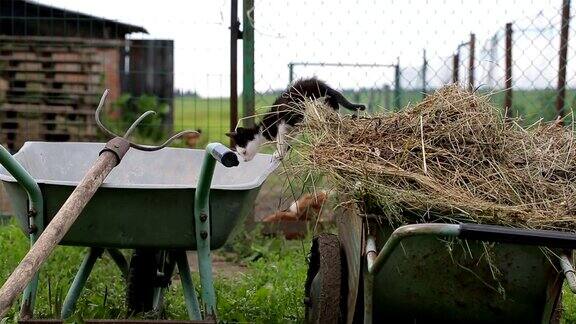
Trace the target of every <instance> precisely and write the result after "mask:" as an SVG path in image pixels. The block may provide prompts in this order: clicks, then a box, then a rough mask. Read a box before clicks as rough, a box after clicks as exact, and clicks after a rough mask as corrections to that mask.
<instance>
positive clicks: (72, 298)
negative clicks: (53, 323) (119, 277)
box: [60, 248, 104, 319]
mask: <svg viewBox="0 0 576 324" xmlns="http://www.w3.org/2000/svg"><path fill="white" fill-rule="evenodd" d="M102 252H104V250H103V249H101V248H90V251H88V254H86V256H85V257H84V260H83V261H82V264H81V265H80V268H79V269H78V273H76V277H74V281H73V282H72V285H71V286H70V289H69V290H68V294H66V298H65V299H64V303H63V304H62V313H61V314H60V317H61V318H63V319H65V318H68V317H69V316H70V315H72V312H73V311H74V307H75V306H76V302H77V301H78V298H79V297H80V293H81V292H82V289H84V285H85V284H86V280H88V276H90V272H92V268H93V267H94V263H96V260H98V258H99V257H100V256H101V255H102Z"/></svg>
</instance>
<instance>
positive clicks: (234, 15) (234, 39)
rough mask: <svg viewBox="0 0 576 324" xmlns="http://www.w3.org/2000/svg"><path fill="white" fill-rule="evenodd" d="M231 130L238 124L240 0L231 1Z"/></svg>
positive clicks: (232, 145) (231, 141)
mask: <svg viewBox="0 0 576 324" xmlns="http://www.w3.org/2000/svg"><path fill="white" fill-rule="evenodd" d="M230 4H231V5H230V7H231V12H230V131H231V132H233V131H235V130H236V124H238V39H239V38H240V37H239V35H240V31H239V30H240V22H239V21H238V0H232V2H231V3H230ZM234 145H236V143H234V138H232V137H230V147H234Z"/></svg>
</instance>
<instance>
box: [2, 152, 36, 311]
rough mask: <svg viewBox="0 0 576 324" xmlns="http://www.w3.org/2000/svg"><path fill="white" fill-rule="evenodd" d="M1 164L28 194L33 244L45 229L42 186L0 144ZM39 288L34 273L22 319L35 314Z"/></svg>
mask: <svg viewBox="0 0 576 324" xmlns="http://www.w3.org/2000/svg"><path fill="white" fill-rule="evenodd" d="M0 164H1V165H2V166H3V167H4V168H5V169H6V171H8V173H10V174H11V175H12V176H13V177H14V179H16V181H17V182H18V184H19V185H20V186H21V187H22V188H24V190H25V191H26V194H27V195H28V201H29V206H28V214H29V218H28V221H29V224H28V228H29V231H30V246H33V245H34V243H35V242H36V240H37V239H38V235H40V234H41V233H42V231H43V230H44V198H43V197H42V191H41V190H40V186H39V185H38V184H37V183H36V181H35V180H34V178H33V177H32V176H31V175H30V173H28V171H26V170H25V169H24V168H23V167H22V166H21V165H20V163H18V161H16V159H15V158H14V157H13V156H12V154H10V152H8V150H6V149H5V148H4V147H3V146H1V145H0ZM37 289H38V273H36V274H34V276H33V277H32V280H31V281H30V283H29V284H28V285H27V286H26V289H25V290H24V294H23V296H22V306H21V309H20V317H21V318H22V319H27V318H31V317H32V316H33V314H34V304H35V302H36V291H37Z"/></svg>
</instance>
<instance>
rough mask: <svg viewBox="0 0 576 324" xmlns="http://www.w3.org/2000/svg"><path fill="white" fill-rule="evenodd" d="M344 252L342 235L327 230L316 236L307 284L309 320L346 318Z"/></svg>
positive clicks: (329, 320)
mask: <svg viewBox="0 0 576 324" xmlns="http://www.w3.org/2000/svg"><path fill="white" fill-rule="evenodd" d="M341 260H342V255H341V249H340V240H339V239H338V236H336V235H333V234H327V233H323V234H320V235H319V236H317V237H316V238H314V240H313V241H312V248H311V250H310V262H309V264H308V274H307V276H306V285H305V322H306V323H314V324H317V323H322V324H324V323H340V322H342V321H343V318H344V316H343V312H342V309H343V308H342V303H343V301H344V300H345V298H344V297H343V296H344V295H343V289H342V287H343V285H342V278H343V275H342V261H341Z"/></svg>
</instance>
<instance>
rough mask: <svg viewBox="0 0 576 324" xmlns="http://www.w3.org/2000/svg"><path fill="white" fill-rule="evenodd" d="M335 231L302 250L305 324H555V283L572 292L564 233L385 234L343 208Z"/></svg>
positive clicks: (422, 227) (427, 229)
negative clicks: (306, 253) (306, 259)
mask: <svg viewBox="0 0 576 324" xmlns="http://www.w3.org/2000/svg"><path fill="white" fill-rule="evenodd" d="M337 224H338V235H334V234H320V235H318V236H317V237H315V238H314V241H313V244H312V250H311V258H310V263H309V269H308V276H307V281H306V285H305V300H304V302H305V307H306V322H308V323H338V322H341V323H362V322H363V323H373V322H374V323H383V322H390V323H558V322H559V320H560V313H561V307H562V306H561V293H562V286H563V283H564V280H565V279H566V281H567V283H568V286H569V288H570V289H571V291H572V292H574V293H576V276H575V273H574V268H573V267H572V265H571V260H572V249H574V248H576V235H574V234H571V233H564V232H558V231H549V230H527V229H517V228H509V227H502V226H491V225H478V224H439V223H426V224H414V225H406V226H402V227H399V228H397V229H393V228H392V227H391V226H389V225H388V223H387V221H386V220H383V219H379V216H376V215H368V216H359V215H358V214H357V212H356V210H355V208H353V207H350V206H349V207H346V208H345V211H344V212H343V213H341V214H339V215H338V216H337ZM455 238H458V240H455ZM454 241H457V242H454ZM448 242H452V243H454V244H448ZM482 242H485V243H482ZM486 244H488V245H489V246H487V245H486ZM543 248H546V250H547V252H548V253H544V250H543Z"/></svg>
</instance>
